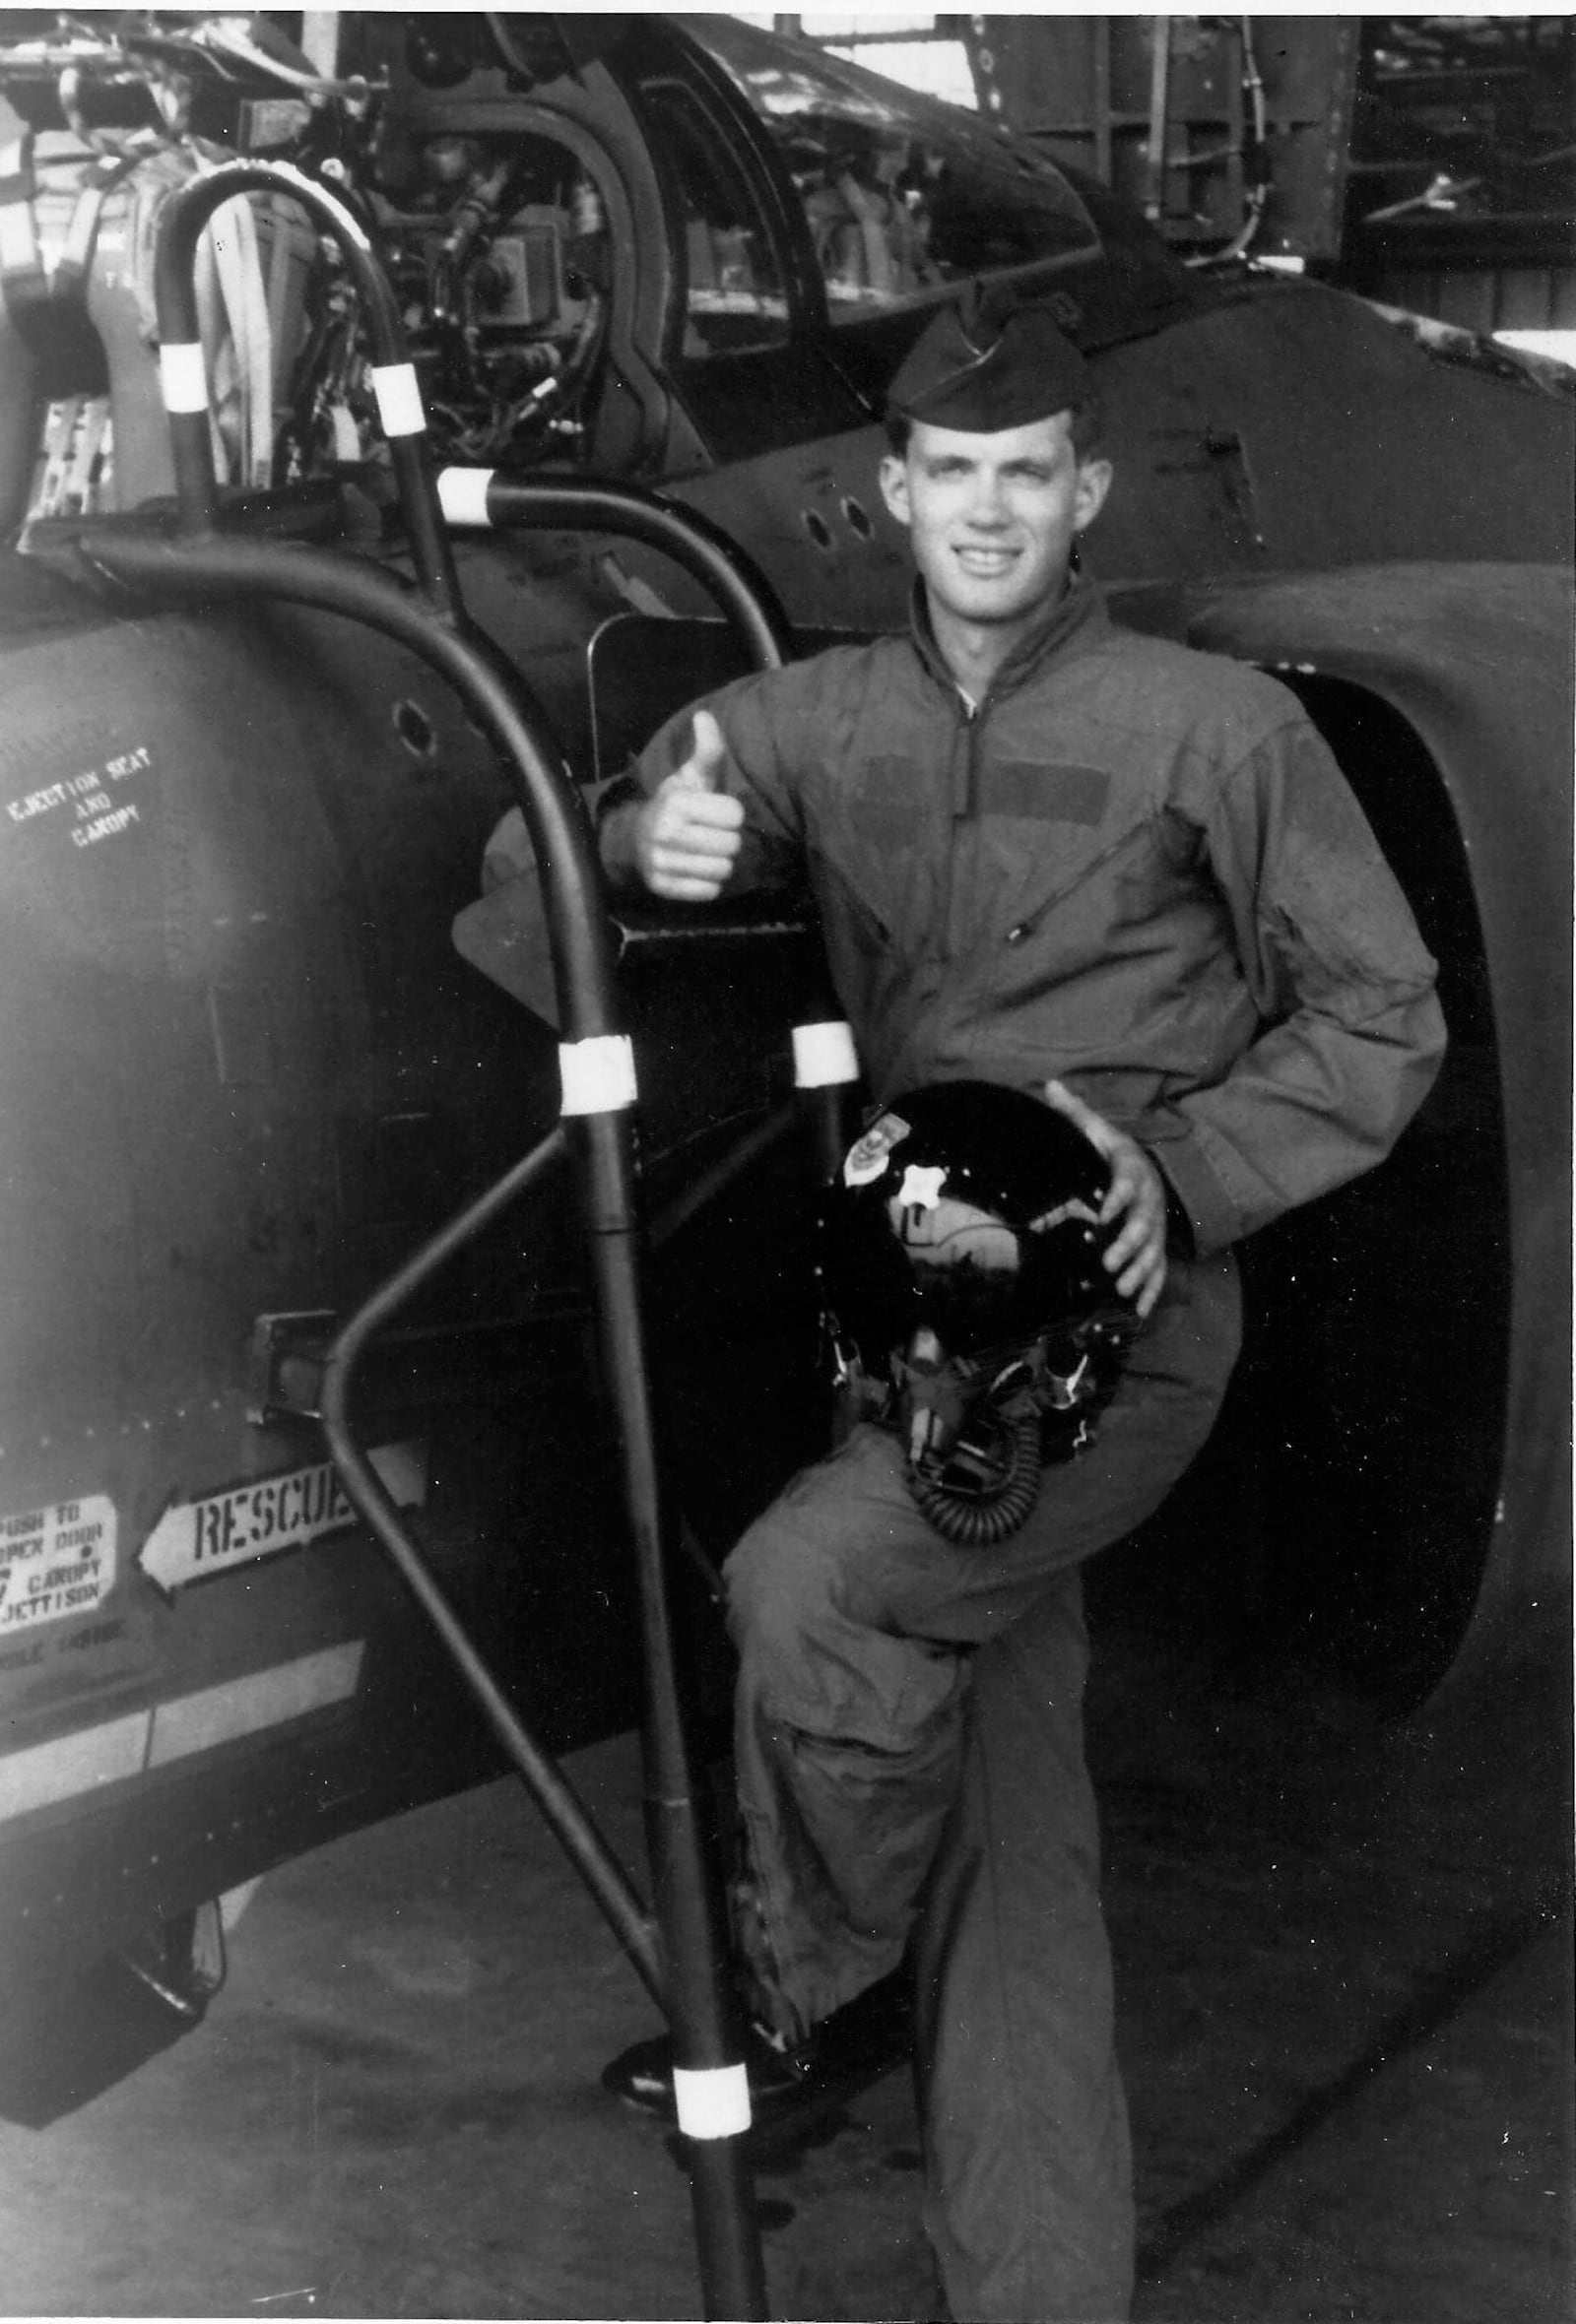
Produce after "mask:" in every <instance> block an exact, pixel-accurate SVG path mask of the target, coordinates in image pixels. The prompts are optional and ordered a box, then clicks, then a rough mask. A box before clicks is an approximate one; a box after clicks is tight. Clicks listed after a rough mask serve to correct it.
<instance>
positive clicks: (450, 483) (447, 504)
mask: <svg viewBox="0 0 1576 2324" xmlns="http://www.w3.org/2000/svg"><path fill="white" fill-rule="evenodd" d="M496 474H497V471H496V469H494V468H445V469H443V470H441V471H440V473H439V475H438V480H437V497H438V504H439V506H440V507H441V508H442V511H443V522H444V523H445V524H446V525H490V524H491V523H492V522H493V519H492V518H491V517H490V516H489V515H488V512H487V494H488V486H489V485H490V484H492V482H493V477H494V476H496Z"/></svg>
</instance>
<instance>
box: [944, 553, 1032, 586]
mask: <svg viewBox="0 0 1576 2324" xmlns="http://www.w3.org/2000/svg"><path fill="white" fill-rule="evenodd" d="M952 553H953V555H954V556H955V557H956V559H957V561H958V563H959V564H960V565H961V566H962V568H963V570H964V572H965V573H973V574H975V575H977V576H978V577H979V578H980V579H981V580H985V579H988V578H990V577H991V576H993V575H995V574H998V573H1006V572H1010V571H1011V570H1012V568H1013V566H1014V565H1015V564H1016V563H1017V562H1018V550H1017V549H968V548H961V549H954V550H953V552H952Z"/></svg>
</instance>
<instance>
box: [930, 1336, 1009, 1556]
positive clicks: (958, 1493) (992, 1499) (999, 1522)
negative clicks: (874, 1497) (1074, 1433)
mask: <svg viewBox="0 0 1576 2324" xmlns="http://www.w3.org/2000/svg"><path fill="white" fill-rule="evenodd" d="M896 1371H897V1375H898V1383H899V1385H898V1399H897V1401H898V1410H899V1414H900V1418H899V1423H898V1428H899V1434H900V1437H901V1439H902V1444H903V1450H904V1474H905V1476H906V1478H907V1482H908V1489H909V1492H910V1493H911V1494H912V1495H913V1497H914V1503H915V1506H916V1507H917V1508H918V1510H919V1511H920V1513H921V1515H922V1516H923V1517H925V1519H926V1521H927V1523H929V1524H932V1525H934V1526H935V1528H936V1530H937V1532H938V1533H940V1535H941V1536H942V1538H943V1540H944V1541H951V1542H952V1543H953V1544H954V1546H955V1547H957V1548H959V1549H991V1548H994V1547H995V1546H996V1544H997V1543H998V1542H1001V1541H1006V1540H1008V1539H1009V1538H1010V1536H1011V1535H1012V1534H1014V1533H1016V1532H1017V1531H1018V1527H1019V1526H1020V1525H1021V1524H1022V1523H1023V1522H1024V1520H1025V1518H1026V1517H1028V1514H1029V1512H1030V1511H1031V1510H1032V1508H1033V1507H1034V1504H1035V1502H1036V1501H1037V1500H1038V1498H1039V1490H1040V1473H1041V1459H1040V1415H1039V1409H1038V1406H1037V1404H1036V1403H1035V1401H1034V1399H1033V1397H1032V1396H1030V1395H1026V1394H1024V1393H1023V1375H1022V1368H1021V1367H1020V1366H1019V1365H1018V1364H1014V1365H1013V1366H1011V1367H1010V1369H1009V1373H1008V1375H1001V1374H997V1375H996V1376H995V1377H994V1378H992V1379H990V1380H988V1381H987V1380H985V1379H984V1376H983V1374H982V1369H981V1367H980V1366H979V1365H977V1364H974V1363H971V1362H970V1361H969V1360H968V1359H967V1358H966V1357H961V1356H958V1357H949V1356H948V1355H947V1353H946V1351H945V1350H944V1348H943V1347H942V1345H941V1342H940V1341H939V1340H938V1338H937V1337H936V1334H935V1333H934V1332H933V1331H929V1330H925V1329H921V1330H919V1331H916V1332H915V1334H914V1336H913V1338H912V1339H911V1340H910V1342H909V1344H908V1347H907V1349H906V1350H905V1351H904V1353H903V1355H902V1357H901V1358H900V1359H899V1360H898V1362H897V1365H896ZM1014 1376H1016V1377H1014ZM1009 1378H1012V1379H1013V1392H1011V1393H1010V1394H1009V1396H1008V1397H1007V1398H1006V1400H1004V1401H1003V1402H1002V1403H1000V1404H998V1403H997V1401H996V1397H997V1394H998V1391H999V1390H1000V1389H1001V1388H1003V1387H1004V1386H1005V1385H1006V1382H1007V1380H1008V1379H1009Z"/></svg>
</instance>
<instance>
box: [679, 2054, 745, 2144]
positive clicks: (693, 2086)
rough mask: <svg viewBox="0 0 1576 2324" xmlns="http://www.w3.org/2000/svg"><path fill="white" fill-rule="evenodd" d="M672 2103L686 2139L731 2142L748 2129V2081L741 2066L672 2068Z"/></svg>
mask: <svg viewBox="0 0 1576 2324" xmlns="http://www.w3.org/2000/svg"><path fill="white" fill-rule="evenodd" d="M673 2099H674V2104H675V2106H676V2108H677V2109H678V2115H679V2128H680V2130H681V2131H682V2132H683V2134H684V2136H685V2137H686V2138H687V2139H732V2138H737V2137H739V2135H740V2133H741V2132H743V2131H746V2130H748V2129H749V2128H750V2124H751V2119H752V2117H751V2112H750V2077H749V2075H748V2074H747V2073H746V2072H745V2069H744V2068H743V2066H709V2067H706V2068H704V2069H695V2068H692V2067H689V2066H675V2067H674V2069H673Z"/></svg>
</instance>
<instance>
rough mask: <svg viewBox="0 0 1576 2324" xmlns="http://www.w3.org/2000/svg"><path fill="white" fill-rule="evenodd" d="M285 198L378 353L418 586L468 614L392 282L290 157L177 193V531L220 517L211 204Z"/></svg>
mask: <svg viewBox="0 0 1576 2324" xmlns="http://www.w3.org/2000/svg"><path fill="white" fill-rule="evenodd" d="M245 193H275V194H283V195H285V196H286V197H287V198H288V199H289V200H290V201H293V202H298V203H299V204H300V206H301V208H302V209H303V210H305V211H306V212H308V214H309V215H310V216H312V217H313V218H315V219H316V221H317V223H318V225H319V226H322V227H323V229H324V230H325V231H326V232H328V233H329V234H331V235H332V236H333V238H334V240H335V241H336V242H337V243H338V244H339V247H340V251H341V253H342V255H343V257H344V260H345V263H346V266H347V267H348V268H349V270H350V273H351V277H352V279H353V281H354V282H355V285H356V294H357V297H358V298H359V300H360V301H361V312H362V315H363V316H364V318H365V323H366V332H367V338H368V340H369V342H370V345H371V353H372V386H373V389H374V391H375V393H376V396H377V409H378V416H379V418H380V419H381V420H382V423H383V432H384V434H385V435H386V436H387V438H388V448H389V459H390V461H391V462H392V464H393V469H394V481H395V483H396V484H397V485H398V487H399V496H400V512H401V515H402V516H403V518H404V520H405V527H406V530H407V532H408V533H409V535H410V542H411V554H412V558H413V561H414V563H415V567H416V578H417V586H418V587H419V589H420V590H421V592H422V595H423V596H424V597H425V598H426V599H427V602H428V604H429V605H431V606H432V607H433V608H434V610H435V611H436V612H437V613H440V614H441V615H442V617H443V618H444V619H445V620H448V621H452V622H455V623H464V622H465V621H466V613H465V607H464V602H463V600H462V599H461V596H460V587H459V582H458V579H457V578H456V575H455V571H454V551H453V549H452V548H451V546H450V544H449V539H448V535H447V533H446V532H445V530H444V525H443V516H442V511H441V509H440V508H439V506H438V499H437V490H436V486H435V484H434V483H433V477H432V465H431V460H430V456H429V454H428V450H427V414H426V412H425V410H424V409H423V405H422V392H421V389H420V387H419V386H418V385H417V380H416V370H415V366H414V365H413V364H412V362H411V361H410V358H409V356H408V355H407V352H406V347H405V333H404V328H403V326H402V324H401V321H400V311H399V305H398V302H397V300H396V298H395V295H394V291H393V287H392V285H391V284H390V282H389V280H388V277H387V275H386V274H385V273H384V271H383V267H382V264H381V261H380V260H379V258H378V254H377V251H376V249H375V248H374V246H373V243H372V239H371V236H370V235H369V234H368V232H367V230H366V228H365V226H363V225H362V223H361V219H360V218H359V217H358V216H357V214H356V212H355V210H354V209H353V208H352V207H351V205H350V203H349V202H347V201H345V200H344V199H343V197H342V196H340V195H338V194H336V193H333V192H331V191H330V189H329V188H328V187H327V186H325V185H321V184H319V183H318V181H317V180H316V179H315V178H312V177H308V176H307V175H306V172H305V171H304V170H302V169H297V168H296V166H295V164H294V163H293V162H290V161H223V162H221V163H220V165H219V167H218V168H217V169H211V170H209V171H208V172H207V173H206V174H205V175H204V176H202V177H195V178H192V179H191V180H189V182H188V183H187V184H185V185H183V186H180V187H178V188H177V189H176V191H175V192H174V193H173V194H171V195H170V197H169V200H168V202H167V204H166V205H165V208H164V213H163V215H162V217H161V219H160V225H159V245H158V251H157V254H156V257H155V261H154V306H155V311H156V313H157V315H158V321H159V341H160V348H159V369H160V381H161V385H162V387H163V390H164V411H165V413H166V415H167V417H168V420H169V432H170V442H171V446H172V449H173V453H174V465H175V501H176V507H177V510H178V512H179V522H180V529H181V531H182V533H184V534H186V535H187V536H188V537H190V538H192V539H198V538H201V537H203V536H204V535H207V534H211V533H212V532H213V531H214V530H215V528H216V526H217V524H218V521H219V484H218V480H217V478H216V477H215V475H214V452H213V440H212V435H211V432H210V428H211V423H210V420H209V409H208V376H207V365H206V363H205V360H204V356H203V348H202V338H201V334H200V332H199V329H198V321H197V288H196V267H195V260H196V255H197V244H198V241H199V239H200V238H201V235H202V231H203V228H204V227H205V226H207V224H208V222H209V220H210V219H211V218H212V216H213V214H214V212H215V211H216V210H218V209H221V208H222V207H223V205H224V204H225V203H226V202H230V201H233V200H234V198H235V196H236V195H237V194H245Z"/></svg>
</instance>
